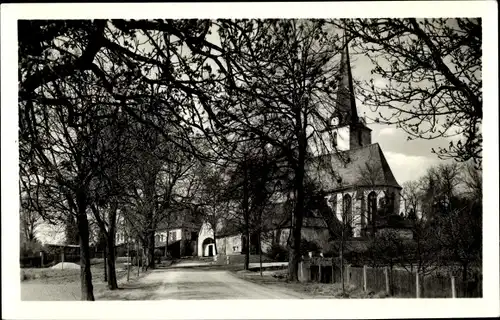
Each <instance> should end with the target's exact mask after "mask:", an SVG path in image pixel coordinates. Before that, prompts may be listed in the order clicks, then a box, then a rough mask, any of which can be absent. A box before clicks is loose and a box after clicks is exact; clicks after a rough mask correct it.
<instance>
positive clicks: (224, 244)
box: [215, 234, 242, 255]
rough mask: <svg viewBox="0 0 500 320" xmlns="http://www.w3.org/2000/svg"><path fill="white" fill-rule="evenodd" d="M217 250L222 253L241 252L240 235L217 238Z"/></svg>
mask: <svg viewBox="0 0 500 320" xmlns="http://www.w3.org/2000/svg"><path fill="white" fill-rule="evenodd" d="M215 242H216V243H217V252H218V253H219V254H223V255H231V254H241V247H242V244H241V235H239V234H237V235H232V236H227V237H223V238H217V239H216V240H215Z"/></svg>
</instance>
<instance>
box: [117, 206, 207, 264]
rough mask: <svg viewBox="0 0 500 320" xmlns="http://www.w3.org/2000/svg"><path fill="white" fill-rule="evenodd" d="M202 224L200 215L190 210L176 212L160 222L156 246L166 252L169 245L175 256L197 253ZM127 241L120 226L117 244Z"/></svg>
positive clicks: (156, 235) (157, 229) (169, 250)
mask: <svg viewBox="0 0 500 320" xmlns="http://www.w3.org/2000/svg"><path fill="white" fill-rule="evenodd" d="M122 220H123V219H122ZM122 222H123V221H122ZM201 224H202V223H201V222H200V219H199V217H197V216H196V215H194V214H193V213H192V211H190V210H187V209H186V210H180V211H179V212H175V214H172V215H171V217H170V219H169V220H168V221H165V220H164V221H161V222H160V223H159V224H158V226H157V228H156V232H155V248H156V249H158V250H160V251H162V252H163V254H165V246H167V247H168V252H169V253H170V255H172V256H173V257H181V256H191V255H197V252H198V251H197V250H198V246H197V240H198V234H199V231H200V228H201ZM118 225H120V226H121V225H122V224H118ZM129 241H130V243H135V239H129ZM126 242H127V237H126V234H125V232H124V228H120V227H119V228H118V232H117V234H116V245H117V246H121V245H123V244H125V243H126Z"/></svg>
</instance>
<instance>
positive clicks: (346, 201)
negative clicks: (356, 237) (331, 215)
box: [342, 194, 352, 234]
mask: <svg viewBox="0 0 500 320" xmlns="http://www.w3.org/2000/svg"><path fill="white" fill-rule="evenodd" d="M342 202H343V215H344V216H343V219H342V220H343V222H344V223H346V224H347V225H348V226H349V228H348V231H347V232H348V234H351V233H352V230H351V229H352V198H351V196H350V195H349V194H346V195H344V198H343V201H342Z"/></svg>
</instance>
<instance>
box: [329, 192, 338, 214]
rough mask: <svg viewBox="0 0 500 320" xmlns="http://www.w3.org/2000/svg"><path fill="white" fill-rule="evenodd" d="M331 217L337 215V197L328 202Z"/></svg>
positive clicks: (334, 196)
mask: <svg viewBox="0 0 500 320" xmlns="http://www.w3.org/2000/svg"><path fill="white" fill-rule="evenodd" d="M328 201H329V202H330V208H331V210H332V213H333V216H335V215H336V214H337V195H333V196H332V197H331V198H330V199H329V200H328Z"/></svg>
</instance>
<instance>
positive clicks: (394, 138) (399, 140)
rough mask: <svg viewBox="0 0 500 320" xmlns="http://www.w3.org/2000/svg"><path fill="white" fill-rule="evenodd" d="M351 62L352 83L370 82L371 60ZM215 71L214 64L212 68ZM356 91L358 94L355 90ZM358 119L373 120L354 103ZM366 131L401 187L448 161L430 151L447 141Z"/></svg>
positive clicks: (383, 128) (381, 129) (389, 130)
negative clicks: (413, 138) (378, 145)
mask: <svg viewBox="0 0 500 320" xmlns="http://www.w3.org/2000/svg"><path fill="white" fill-rule="evenodd" d="M207 40H208V41H209V42H211V43H214V44H217V45H220V41H219V36H218V33H217V32H216V31H215V30H212V34H210V35H208V36H207ZM349 53H350V60H351V70H352V75H353V78H354V80H355V81H356V80H360V81H369V80H370V78H371V77H372V75H371V72H370V71H371V70H372V68H373V64H372V62H371V61H370V59H369V58H368V57H366V56H364V55H362V54H356V53H355V52H353V50H349ZM213 67H214V68H216V66H215V64H214V66H213ZM374 83H375V85H376V86H383V83H382V82H380V80H375V81H374ZM355 90H357V89H356V88H355ZM356 106H357V110H358V115H360V116H367V117H368V118H370V117H371V118H374V117H376V113H374V112H372V111H371V110H370V108H369V107H367V106H364V105H363V103H362V102H361V101H360V100H357V101H356ZM368 123H369V124H368V127H369V128H370V129H372V143H379V144H380V147H381V148H382V150H383V152H384V155H385V157H386V159H387V161H388V163H389V165H390V167H391V169H392V172H393V174H394V176H395V178H396V180H397V181H398V183H399V184H400V185H402V184H403V183H405V182H406V181H410V180H417V179H419V178H420V177H421V176H423V175H424V174H425V173H426V171H427V169H428V168H430V167H432V166H435V165H437V164H440V163H443V162H445V161H449V160H440V159H439V158H438V157H437V156H436V155H435V154H433V153H431V149H432V148H435V149H438V147H446V146H448V144H449V142H450V139H454V140H456V139H457V137H453V138H439V139H434V140H422V139H415V140H411V141H408V140H407V137H408V135H407V134H406V133H405V132H404V131H403V130H401V129H397V128H396V127H395V126H388V125H382V124H376V123H371V124H370V121H368Z"/></svg>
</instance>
